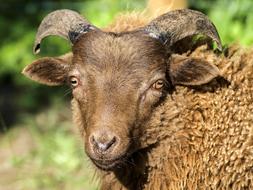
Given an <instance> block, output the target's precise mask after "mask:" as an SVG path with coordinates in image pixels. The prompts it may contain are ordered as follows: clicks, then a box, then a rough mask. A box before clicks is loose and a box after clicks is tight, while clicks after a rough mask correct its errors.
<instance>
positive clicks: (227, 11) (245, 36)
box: [189, 0, 253, 46]
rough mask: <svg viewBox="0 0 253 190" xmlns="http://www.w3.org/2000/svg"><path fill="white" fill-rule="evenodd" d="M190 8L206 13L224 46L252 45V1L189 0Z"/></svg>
mask: <svg viewBox="0 0 253 190" xmlns="http://www.w3.org/2000/svg"><path fill="white" fill-rule="evenodd" d="M189 4H190V8H193V9H197V10H200V11H202V12H204V13H206V14H207V15H208V16H209V18H210V19H211V20H212V21H213V22H214V24H215V26H216V27H217V29H218V32H219V34H220V37H221V39H222V42H223V43H224V44H231V43H238V44H241V45H243V46H252V44H253V11H252V10H253V1H252V0H233V1H230V0H205V1H203V0H189Z"/></svg>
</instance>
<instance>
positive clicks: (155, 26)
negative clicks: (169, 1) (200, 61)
mask: <svg viewBox="0 0 253 190" xmlns="http://www.w3.org/2000/svg"><path fill="white" fill-rule="evenodd" d="M143 29H144V31H145V32H148V33H149V34H150V35H151V36H152V37H154V38H157V39H159V40H161V41H162V42H163V43H164V44H165V45H166V46H168V47H171V46H172V45H173V44H174V43H175V42H177V41H179V40H181V39H183V38H185V37H188V36H194V35H197V34H201V35H204V36H207V37H209V38H211V39H212V40H213V41H215V42H216V43H217V47H218V49H219V50H220V51H221V50H222V45H221V40H220V37H219V34H218V32H217V30H216V28H215V26H214V24H213V23H212V22H211V21H210V20H209V19H208V17H207V16H206V15H204V14H203V13H201V12H198V11H194V10H190V9H181V10H175V11H170V12H168V13H165V14H163V15H161V16H159V17H158V18H156V19H154V20H152V21H151V22H150V23H149V24H148V25H147V26H145V27H144V28H143Z"/></svg>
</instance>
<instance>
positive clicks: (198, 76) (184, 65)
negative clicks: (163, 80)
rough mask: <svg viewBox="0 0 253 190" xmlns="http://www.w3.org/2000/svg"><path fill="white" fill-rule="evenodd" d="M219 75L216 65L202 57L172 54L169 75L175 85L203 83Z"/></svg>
mask: <svg viewBox="0 0 253 190" xmlns="http://www.w3.org/2000/svg"><path fill="white" fill-rule="evenodd" d="M219 75H220V72H219V69H218V68H217V67H216V66H215V65H213V64H211V63H209V62H207V61H205V60H202V59H195V58H189V57H185V56H181V55H172V57H171V61H170V63H169V76H170V79H171V82H172V84H173V85H186V86H196V85H202V84H206V83H208V82H210V81H211V80H212V79H214V78H216V77H217V76H219Z"/></svg>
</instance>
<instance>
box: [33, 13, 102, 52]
mask: <svg viewBox="0 0 253 190" xmlns="http://www.w3.org/2000/svg"><path fill="white" fill-rule="evenodd" d="M93 29H97V28H96V27H95V26H93V25H91V24H90V23H89V22H88V21H87V20H86V19H84V18H83V17H82V16H81V15H80V14H79V13H77V12H75V11H72V10H68V9H62V10H56V11H53V12H52V13H50V14H48V15H47V16H46V17H45V18H44V19H43V20H42V22H41V24H40V26H39V29H38V31H37V34H36V38H35V43H34V47H33V52H34V53H35V54H37V53H39V52H40V43H41V41H42V40H43V38H45V37H47V36H50V35H56V36H60V37H62V38H64V39H66V40H69V41H70V42H71V43H72V44H73V43H75V41H76V40H77V39H78V37H79V36H80V35H81V34H83V33H86V32H88V31H89V30H93Z"/></svg>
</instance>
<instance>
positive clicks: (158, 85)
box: [153, 80, 164, 90]
mask: <svg viewBox="0 0 253 190" xmlns="http://www.w3.org/2000/svg"><path fill="white" fill-rule="evenodd" d="M163 86H164V82H163V80H158V81H156V82H155V83H154V85H153V88H154V89H155V90H160V89H161V88H162V87H163Z"/></svg>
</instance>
